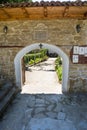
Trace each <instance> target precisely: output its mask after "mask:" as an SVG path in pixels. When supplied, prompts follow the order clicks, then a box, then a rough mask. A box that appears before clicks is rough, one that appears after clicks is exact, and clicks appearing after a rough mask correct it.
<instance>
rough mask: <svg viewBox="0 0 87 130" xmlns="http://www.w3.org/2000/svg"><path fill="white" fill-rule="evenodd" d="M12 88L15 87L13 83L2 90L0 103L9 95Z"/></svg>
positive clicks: (0, 89)
mask: <svg viewBox="0 0 87 130" xmlns="http://www.w3.org/2000/svg"><path fill="white" fill-rule="evenodd" d="M12 87H13V85H12V83H10V82H7V83H5V84H4V85H3V86H2V87H1V88H0V102H1V101H2V100H3V98H4V97H5V96H6V95H7V94H8V93H9V91H10V90H11V89H12Z"/></svg>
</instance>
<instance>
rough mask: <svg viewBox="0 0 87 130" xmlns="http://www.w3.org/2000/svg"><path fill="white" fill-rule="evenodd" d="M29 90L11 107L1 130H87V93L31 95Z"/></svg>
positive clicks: (5, 115) (0, 123)
mask: <svg viewBox="0 0 87 130" xmlns="http://www.w3.org/2000/svg"><path fill="white" fill-rule="evenodd" d="M27 87H28V86H26V87H23V91H22V92H21V93H20V94H18V95H17V96H16V98H15V100H14V101H13V102H12V103H11V104H10V106H9V108H8V109H7V111H6V112H5V114H4V116H3V118H2V119H1V120H0V130H87V94H50V93H44V94H43V93H42V94H40V93H37V94H30V91H29V89H26V88H27ZM24 88H25V90H24ZM28 92H29V93H28Z"/></svg>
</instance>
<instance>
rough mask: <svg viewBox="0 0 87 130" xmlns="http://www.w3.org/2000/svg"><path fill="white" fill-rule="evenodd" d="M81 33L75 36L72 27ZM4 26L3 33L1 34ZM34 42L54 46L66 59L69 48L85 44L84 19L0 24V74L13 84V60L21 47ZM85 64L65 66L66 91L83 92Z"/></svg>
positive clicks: (85, 87)
mask: <svg viewBox="0 0 87 130" xmlns="http://www.w3.org/2000/svg"><path fill="white" fill-rule="evenodd" d="M77 24H80V26H81V31H80V32H79V33H77V31H76V25H77ZM5 25H6V26H7V27H8V31H7V33H5V32H4V31H3V28H4V26H5ZM34 43H47V44H54V45H56V46H58V47H60V48H61V49H62V50H63V51H64V52H65V53H66V54H67V55H68V57H69V59H70V51H71V49H72V47H73V45H78V46H79V45H87V20H73V19H66V20H64V19H62V20H26V21H1V22H0V74H1V75H3V77H4V78H9V79H10V80H12V81H15V73H14V58H15V56H16V54H17V53H18V52H19V50H21V49H22V48H23V47H25V46H28V45H30V44H34ZM86 66H87V65H86V64H73V63H72V62H71V59H70V63H69V84H70V91H73V90H74V91H87V85H86V84H87V67H86Z"/></svg>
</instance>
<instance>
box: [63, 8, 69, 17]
mask: <svg viewBox="0 0 87 130" xmlns="http://www.w3.org/2000/svg"><path fill="white" fill-rule="evenodd" d="M66 16H69V6H67V7H65V9H64V12H63V17H66Z"/></svg>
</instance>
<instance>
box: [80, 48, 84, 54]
mask: <svg viewBox="0 0 87 130" xmlns="http://www.w3.org/2000/svg"><path fill="white" fill-rule="evenodd" d="M84 54H85V47H79V55H84Z"/></svg>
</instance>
